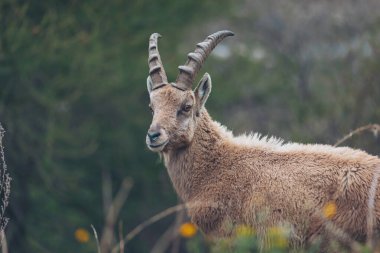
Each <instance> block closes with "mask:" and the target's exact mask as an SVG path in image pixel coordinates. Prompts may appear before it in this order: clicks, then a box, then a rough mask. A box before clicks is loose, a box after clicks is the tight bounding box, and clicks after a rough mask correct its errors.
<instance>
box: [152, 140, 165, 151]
mask: <svg viewBox="0 0 380 253" xmlns="http://www.w3.org/2000/svg"><path fill="white" fill-rule="evenodd" d="M168 142H169V140H166V141H164V142H163V143H160V144H148V147H149V149H150V150H152V151H155V152H159V151H162V150H163V149H164V147H165V146H166V144H168Z"/></svg>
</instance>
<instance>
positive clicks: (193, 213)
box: [146, 31, 380, 243]
mask: <svg viewBox="0 0 380 253" xmlns="http://www.w3.org/2000/svg"><path fill="white" fill-rule="evenodd" d="M232 35H233V33H232V32H230V31H220V32H217V33H214V34H212V35H210V36H208V37H207V38H206V39H205V40H204V41H203V42H201V43H199V44H197V46H196V49H195V51H194V52H192V53H189V54H188V59H187V61H186V63H185V65H183V66H179V75H178V76H177V79H176V81H175V82H173V83H169V82H168V80H167V77H166V74H165V71H164V67H163V65H162V62H161V58H160V55H159V52H158V47H157V40H158V37H160V35H159V34H157V33H154V34H152V35H151V37H150V40H149V59H148V63H149V76H148V79H147V86H148V91H149V95H150V108H151V111H152V113H153V121H152V124H151V125H150V128H149V130H148V134H147V137H146V143H147V146H148V147H149V149H150V150H152V151H154V152H159V153H160V154H161V155H162V157H163V160H164V163H165V166H166V168H167V170H168V173H169V176H170V178H171V180H172V183H173V185H174V188H175V190H176V191H177V193H178V195H179V196H180V197H181V199H182V200H183V201H184V202H185V203H193V204H189V205H188V213H189V216H190V217H191V219H192V221H193V222H194V223H195V224H196V225H197V226H198V227H199V228H201V229H202V230H203V231H204V232H205V233H206V234H211V235H216V236H228V235H230V234H231V228H233V226H234V225H239V224H245V225H249V226H253V227H254V228H255V229H256V230H260V229H264V228H265V227H269V226H275V225H277V224H288V225H290V227H291V231H292V234H293V235H292V237H293V238H295V239H294V240H296V241H297V242H301V243H302V242H307V241H308V240H310V239H311V238H314V237H316V236H319V235H324V234H325V233H327V231H326V228H325V225H324V224H325V223H326V222H325V221H326V218H325V217H323V215H321V214H322V210H323V208H324V207H325V206H326V205H327V204H328V203H333V204H334V208H336V213H335V211H334V214H335V215H332V217H329V218H330V220H329V222H330V223H332V224H333V225H334V226H335V227H336V228H338V229H339V230H340V231H345V232H346V233H347V234H348V235H349V236H350V237H352V238H355V239H358V240H365V239H366V236H367V230H368V229H367V221H370V222H368V224H373V225H374V230H375V231H377V230H378V229H379V224H380V202H379V201H377V200H379V197H380V193H379V191H378V190H376V189H377V188H376V187H377V179H378V175H377V174H375V169H376V168H380V159H379V158H378V157H376V156H372V155H369V154H367V153H366V152H364V151H360V150H354V149H351V148H347V147H339V148H335V147H332V146H329V145H317V144H316V145H314V144H313V145H312V144H296V143H289V144H284V143H282V141H279V140H277V139H274V138H269V139H268V138H260V137H259V135H257V134H254V135H243V136H238V137H234V136H233V135H232V133H231V132H229V131H228V130H227V129H226V128H225V127H224V126H222V125H220V124H219V123H217V122H215V121H213V120H212V119H211V117H210V115H209V114H208V112H207V110H206V108H205V103H206V100H207V98H208V96H209V94H210V92H211V78H210V76H209V75H208V74H207V73H206V74H205V75H204V76H203V78H202V79H201V80H200V82H199V84H198V86H197V87H196V88H195V90H194V91H193V90H192V89H191V88H192V85H193V82H194V79H195V77H196V75H197V73H198V72H199V70H200V68H201V66H202V64H203V62H204V61H205V60H206V58H207V56H208V55H209V54H210V53H211V51H212V50H213V49H214V48H215V47H216V45H217V44H218V43H219V42H221V41H222V40H223V39H224V38H225V37H227V36H232ZM371 185H372V188H373V189H372V192H373V193H372V197H371V194H369V192H370V188H371ZM371 198H372V199H371ZM371 201H372V202H375V206H374V207H372V209H373V211H372V212H369V211H368V209H369V207H368V206H369V205H368V203H369V202H371ZM194 203H197V204H194ZM263 213H264V215H262V214H263ZM368 213H372V214H373V215H372V216H373V218H368V217H367V216H368ZM372 216H370V217H372ZM263 217H266V218H263ZM226 224H227V225H226ZM228 224H229V225H228Z"/></svg>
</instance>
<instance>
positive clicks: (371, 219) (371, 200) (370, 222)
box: [367, 167, 380, 249]
mask: <svg viewBox="0 0 380 253" xmlns="http://www.w3.org/2000/svg"><path fill="white" fill-rule="evenodd" d="M379 176H380V168H379V167H378V168H376V169H375V173H374V175H373V179H372V183H371V188H370V189H369V194H368V215H367V246H368V247H369V248H370V249H373V247H374V246H375V245H374V234H373V229H374V226H375V222H376V220H375V215H374V210H375V197H376V190H377V186H378V184H379Z"/></svg>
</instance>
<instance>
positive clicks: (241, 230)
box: [235, 225, 255, 237]
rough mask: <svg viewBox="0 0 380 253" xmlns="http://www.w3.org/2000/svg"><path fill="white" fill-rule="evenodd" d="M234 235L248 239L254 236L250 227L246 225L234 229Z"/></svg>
mask: <svg viewBox="0 0 380 253" xmlns="http://www.w3.org/2000/svg"><path fill="white" fill-rule="evenodd" d="M235 233H236V235H237V236H241V237H249V236H253V235H254V234H255V231H254V230H253V228H252V227H250V226H246V225H239V226H237V227H236V228H235Z"/></svg>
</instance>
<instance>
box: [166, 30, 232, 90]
mask: <svg viewBox="0 0 380 253" xmlns="http://www.w3.org/2000/svg"><path fill="white" fill-rule="evenodd" d="M233 35H234V33H233V32H231V31H219V32H216V33H213V34H211V35H209V36H208V37H207V38H206V39H205V40H204V41H203V42H200V43H198V44H197V46H196V48H195V50H194V52H191V53H189V54H188V55H187V61H186V63H185V65H181V66H179V67H178V69H179V74H178V76H177V80H176V82H175V83H173V84H172V85H173V86H176V87H177V88H178V89H181V90H189V89H191V86H192V85H193V82H194V79H195V77H196V75H197V73H198V71H199V70H200V69H201V67H202V65H203V63H204V62H205V60H206V58H207V57H208V56H209V54H210V53H211V52H212V50H213V49H214V48H215V47H216V46H217V45H218V44H219V42H221V41H222V40H223V39H224V38H226V37H228V36H233Z"/></svg>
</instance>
